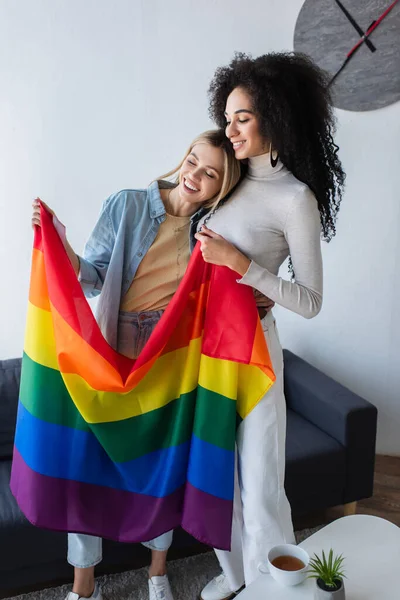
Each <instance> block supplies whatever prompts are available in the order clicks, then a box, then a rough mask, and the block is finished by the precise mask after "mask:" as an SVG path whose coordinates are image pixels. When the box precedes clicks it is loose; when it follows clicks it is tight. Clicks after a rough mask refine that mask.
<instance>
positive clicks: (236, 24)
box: [0, 0, 400, 454]
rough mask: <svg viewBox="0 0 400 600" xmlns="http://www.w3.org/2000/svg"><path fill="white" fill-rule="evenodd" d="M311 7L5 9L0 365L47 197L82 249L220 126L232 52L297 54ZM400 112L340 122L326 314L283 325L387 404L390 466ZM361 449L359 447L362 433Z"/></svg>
mask: <svg viewBox="0 0 400 600" xmlns="http://www.w3.org/2000/svg"><path fill="white" fill-rule="evenodd" d="M301 4H302V2H301V1H300V0H291V1H288V0H286V2H285V7H284V9H283V8H282V5H283V3H281V2H279V1H278V0H247V1H246V2H245V3H243V1H242V0H240V1H239V0H234V1H232V0H206V1H203V2H199V1H198V0H170V1H169V2H165V1H163V0H85V1H84V2H82V0H35V2H32V0H2V2H1V3H0V132H1V133H0V208H1V219H0V264H1V265H2V267H3V273H2V284H1V292H2V293H1V295H0V331H1V339H0V357H1V358H7V357H10V356H17V355H20V354H21V349H22V345H23V331H24V320H25V310H26V298H27V289H28V278H29V264H30V252H31V243H32V233H31V229H30V212H31V211H30V205H31V201H32V199H33V198H34V197H35V196H36V195H40V196H41V197H42V198H43V199H44V200H45V201H46V202H48V203H49V204H50V205H51V206H52V207H53V208H54V209H55V210H56V212H57V213H58V215H59V217H60V218H61V220H63V221H64V222H65V224H66V225H67V228H68V233H69V237H70V240H71V242H72V244H73V245H74V246H75V247H76V249H77V250H80V249H81V248H82V245H83V243H84V240H85V237H86V236H87V235H88V233H89V231H90V229H91V227H92V225H93V224H94V222H95V219H96V216H97V214H98V211H99V208H100V205H101V202H102V200H103V199H104V198H105V197H107V196H108V195H109V194H110V193H111V192H113V191H116V190H117V189H121V188H124V187H139V186H145V185H146V184H147V183H148V182H149V181H150V180H151V179H152V178H154V177H155V176H157V175H158V174H160V173H162V172H165V171H166V170H168V169H169V168H170V167H171V166H173V165H175V163H176V162H177V161H178V159H179V158H180V155H181V153H182V151H183V149H184V148H185V147H186V146H187V144H188V142H189V141H190V139H191V138H192V137H193V136H194V135H195V134H197V133H199V132H200V131H202V130H203V129H205V128H207V127H208V126H209V121H208V117H207V98H206V89H207V87H208V83H209V80H210V78H211V76H212V74H213V71H214V69H215V67H217V66H218V65H220V64H225V63H226V62H228V61H229V59H230V58H231V56H232V54H233V52H234V51H235V50H241V51H247V52H251V53H253V54H254V55H258V54H262V53H264V52H267V51H270V50H281V49H292V40H293V28H294V24H295V21H296V17H297V14H298V11H299V10H300V7H301ZM399 117H400V104H397V105H394V106H392V107H388V108H386V109H383V110H381V111H375V112H371V113H365V114H355V113H346V112H340V113H339V114H338V118H339V131H338V141H339V144H340V146H341V156H342V159H343V162H344V164H345V167H346V170H347V173H348V185H347V192H346V197H345V200H344V203H343V208H342V210H341V213H340V221H339V224H338V231H339V234H338V236H337V238H336V239H335V240H334V241H333V242H332V243H331V244H330V245H329V246H327V245H325V247H324V261H325V282H326V283H325V302H324V309H323V312H322V313H321V315H320V316H319V317H318V318H317V319H315V320H313V321H304V320H302V319H301V318H299V317H297V316H295V315H293V314H290V313H289V312H288V311H284V310H277V316H278V319H279V325H280V331H281V337H282V340H283V343H284V345H285V346H287V347H289V348H291V349H293V350H294V351H295V352H297V353H299V354H300V355H301V356H303V357H305V358H306V359H308V360H310V361H311V362H312V363H313V364H315V365H317V366H318V367H320V368H321V369H322V370H323V371H325V372H326V373H329V374H331V375H333V376H334V377H336V378H337V379H338V380H340V381H342V382H343V383H344V384H346V385H347V386H349V387H350V388H351V389H353V390H354V391H356V392H358V393H360V394H361V395H363V396H364V397H366V398H368V399H370V400H372V401H373V402H374V403H376V404H377V405H378V407H379V410H380V423H379V440H378V450H379V451H380V452H389V453H393V454H400V436H399V435H398V431H399V430H400V402H399V396H400V391H399V390H400V364H399V363H400V361H399V359H398V354H399V353H398V348H397V346H398V345H399V343H400V310H399V309H398V305H397V304H398V299H400V284H399V281H398V277H397V274H398V265H399V262H400V237H399V234H398V225H399V202H398V193H396V192H397V190H398V189H399V186H400V181H399V160H398V158H399V152H398V150H397V144H398V140H399V139H400V135H399V133H400V132H399V129H400V126H399V124H400V118H399ZM360 435H362V432H360Z"/></svg>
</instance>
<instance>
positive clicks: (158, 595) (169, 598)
mask: <svg viewBox="0 0 400 600" xmlns="http://www.w3.org/2000/svg"><path fill="white" fill-rule="evenodd" d="M149 600H174V597H173V595H172V592H171V588H170V585H169V581H168V575H160V576H156V575H155V576H154V577H151V578H150V579H149Z"/></svg>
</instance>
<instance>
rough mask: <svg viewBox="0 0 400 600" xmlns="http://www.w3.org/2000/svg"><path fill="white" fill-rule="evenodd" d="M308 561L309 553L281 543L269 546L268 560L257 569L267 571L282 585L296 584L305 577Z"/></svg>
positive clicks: (292, 545) (297, 547) (262, 571)
mask: <svg viewBox="0 0 400 600" xmlns="http://www.w3.org/2000/svg"><path fill="white" fill-rule="evenodd" d="M309 561H310V557H309V555H308V554H307V552H306V551H305V550H303V549H302V548H300V547H299V546H295V545H294V544H281V545H279V546H274V547H273V548H271V550H270V551H269V552H268V560H267V561H266V563H262V564H261V565H260V566H259V570H260V571H261V573H268V572H269V573H270V575H272V577H273V578H274V579H275V581H277V582H278V583H281V584H282V585H287V586H290V585H298V584H299V583H302V582H303V581H304V580H305V578H306V577H307V569H308V563H309Z"/></svg>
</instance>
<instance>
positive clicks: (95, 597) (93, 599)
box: [65, 583, 103, 600]
mask: <svg viewBox="0 0 400 600" xmlns="http://www.w3.org/2000/svg"><path fill="white" fill-rule="evenodd" d="M81 598H82V600H103V597H102V595H101V591H100V588H99V586H98V585H97V583H95V584H94V590H93V594H92V595H91V596H89V598H86V597H84V596H80V595H79V594H75V592H69V594H67V596H66V598H65V600H81Z"/></svg>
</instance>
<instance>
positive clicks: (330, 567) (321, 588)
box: [308, 548, 346, 600]
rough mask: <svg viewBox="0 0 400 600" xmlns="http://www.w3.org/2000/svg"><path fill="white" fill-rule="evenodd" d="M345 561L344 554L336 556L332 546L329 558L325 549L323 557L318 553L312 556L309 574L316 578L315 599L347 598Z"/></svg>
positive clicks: (337, 599)
mask: <svg viewBox="0 0 400 600" xmlns="http://www.w3.org/2000/svg"><path fill="white" fill-rule="evenodd" d="M343 561H344V558H343V556H342V554H340V555H339V556H334V555H333V550H332V548H331V549H330V551H329V554H328V559H327V558H326V556H325V552H324V551H322V558H320V557H319V556H317V554H314V556H313V557H312V558H310V563H309V570H308V576H309V577H313V578H315V579H316V589H315V593H314V599H315V600H345V598H346V596H345V591H344V582H343V577H344V573H343Z"/></svg>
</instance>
